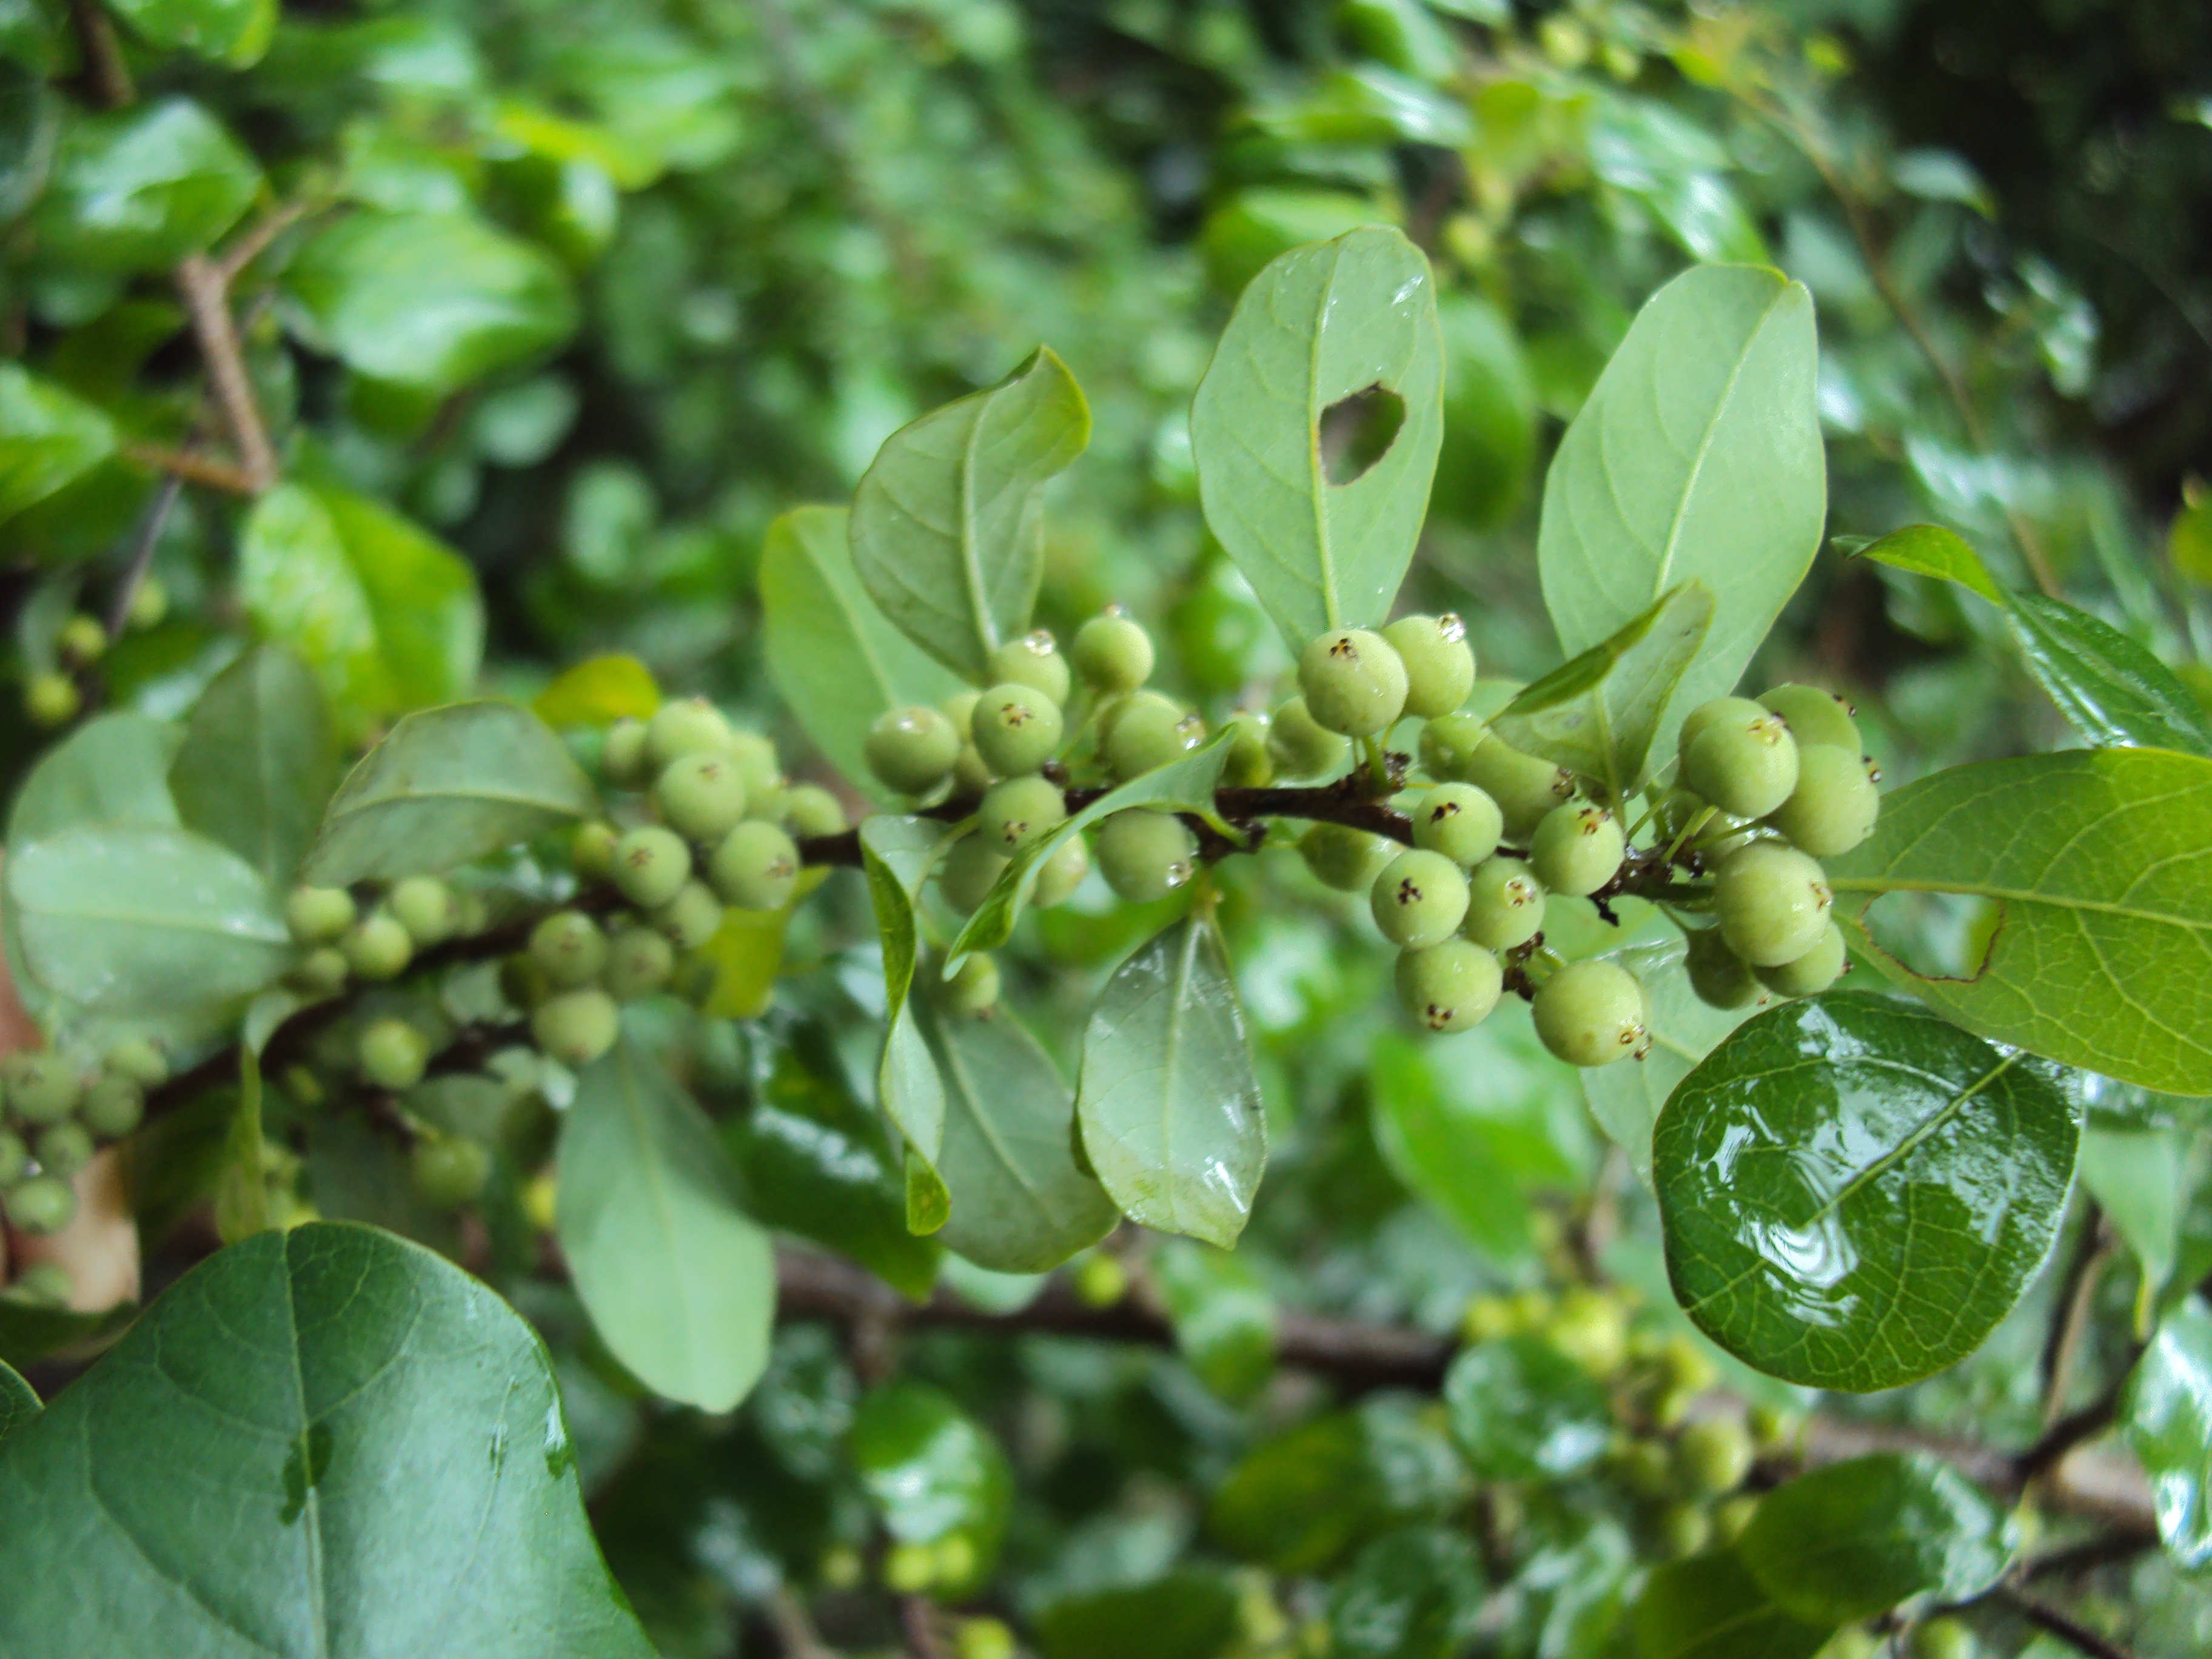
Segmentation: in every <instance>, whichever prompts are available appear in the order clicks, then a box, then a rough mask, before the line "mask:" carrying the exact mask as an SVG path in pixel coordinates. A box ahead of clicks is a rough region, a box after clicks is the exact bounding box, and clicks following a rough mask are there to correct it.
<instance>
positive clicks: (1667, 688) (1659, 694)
mask: <svg viewBox="0 0 2212 1659" xmlns="http://www.w3.org/2000/svg"><path fill="white" fill-rule="evenodd" d="M1712 623H1713V596H1712V592H1711V589H1709V588H1708V587H1706V586H1705V583H1703V582H1701V581H1686V582H1684V583H1683V584H1682V585H1681V586H1680V587H1677V588H1675V589H1674V591H1673V592H1670V593H1668V595H1667V597H1666V598H1664V599H1661V600H1660V601H1659V602H1658V603H1657V604H1656V605H1652V606H1651V607H1650V609H1649V610H1648V611H1644V614H1643V615H1642V616H1640V617H1637V618H1636V619H1635V620H1634V621H1633V622H1632V623H1628V624H1627V625H1626V627H1624V628H1623V629H1620V632H1619V633H1617V634H1615V635H1613V637H1612V638H1610V639H1608V640H1606V641H1603V642H1601V644H1597V645H1594V646H1592V647H1590V648H1589V650H1587V651H1585V652H1583V653H1582V654H1581V655H1580V656H1578V657H1574V658H1571V659H1569V660H1568V661H1566V662H1565V663H1562V664H1561V665H1559V667H1557V668H1555V669H1553V671H1551V672H1550V673H1548V674H1547V675H1545V676H1544V678H1541V679H1540V680H1538V681H1537V682H1536V683H1535V684H1533V685H1531V686H1529V687H1528V689H1527V690H1524V691H1522V693H1521V695H1520V696H1516V698H1514V699H1513V701H1512V702H1510V703H1508V704H1506V705H1505V707H1504V709H1503V710H1502V711H1501V712H1500V713H1499V714H1498V716H1497V718H1496V719H1495V720H1493V721H1492V726H1494V727H1495V729H1496V730H1497V732H1498V736H1499V737H1500V738H1503V739H1504V741H1505V742H1507V743H1509V744H1512V745H1513V747H1515V748H1516V749H1518V750H1522V752H1523V753H1526V754H1530V755H1541V756H1542V757H1544V758H1545V759H1546V760H1548V761H1556V762H1557V763H1559V764H1560V765H1561V766H1564V767H1566V768H1567V769H1569V770H1571V771H1572V772H1575V773H1576V774H1577V775H1580V776H1583V777H1585V778H1589V779H1592V780H1594V781H1595V782H1597V783H1598V784H1600V785H1601V786H1602V787H1603V788H1604V790H1605V793H1606V798H1607V799H1608V800H1610V801H1611V802H1612V803H1613V808H1614V810H1615V811H1619V810H1620V807H1621V805H1623V804H1624V803H1625V802H1626V801H1627V799H1629V797H1630V796H1632V795H1633V794H1634V793H1636V792H1637V791H1638V790H1639V789H1641V788H1642V787H1644V779H1645V777H1646V776H1647V775H1649V772H1650V768H1649V767H1648V766H1647V764H1646V762H1647V761H1648V760H1649V759H1650V753H1651V740H1652V738H1654V737H1656V735H1657V733H1658V731H1659V721H1660V717H1661V716H1662V714H1665V712H1666V710H1667V708H1668V704H1669V703H1670V702H1672V700H1673V698H1674V688H1675V687H1676V686H1678V685H1680V684H1681V683H1682V676H1683V674H1684V673H1685V672H1686V671H1688V669H1689V666H1690V665H1691V663H1692V661H1694V660H1695V659H1696V658H1697V655H1698V652H1699V647H1702V646H1703V645H1704V644H1705V635H1706V634H1707V633H1708V632H1709V631H1710V630H1711V627H1712Z"/></svg>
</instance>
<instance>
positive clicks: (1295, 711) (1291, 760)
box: [1267, 697, 1352, 779]
mask: <svg viewBox="0 0 2212 1659" xmlns="http://www.w3.org/2000/svg"><path fill="white" fill-rule="evenodd" d="M1351 750H1352V745H1351V744H1349V743H1347V742H1346V740H1345V739H1344V738H1343V737H1342V736H1341V735H1340V734H1339V733H1337V732H1331V731H1329V730H1328V729H1327V728H1325V727H1324V726H1322V724H1321V722H1320V721H1318V720H1316V719H1314V717H1313V713H1312V711H1311V710H1310V709H1309V708H1307V707H1306V700H1305V699H1304V697H1292V698H1291V700H1290V701H1289V702H1286V703H1285V704H1284V705H1283V706H1282V707H1281V708H1278V709H1277V710H1276V711H1275V713H1274V717H1273V719H1272V720H1269V721H1268V722H1267V753H1268V754H1269V755H1270V756H1272V757H1273V759H1274V763H1275V770H1276V772H1277V774H1278V775H1280V776H1282V777H1285V778H1291V779H1297V778H1317V777H1319V776H1321V775H1322V774H1323V773H1325V772H1334V771H1335V770H1337V769H1338V768H1340V767H1341V766H1342V765H1343V764H1344V763H1345V757H1346V756H1347V755H1348V754H1350V753H1351Z"/></svg>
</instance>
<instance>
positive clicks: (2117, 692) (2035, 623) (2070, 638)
mask: <svg viewBox="0 0 2212 1659" xmlns="http://www.w3.org/2000/svg"><path fill="white" fill-rule="evenodd" d="M2005 621H2006V622H2007V623H2008V624H2009V625H2010V627H2011V629H2012V635H2013V638H2014V640H2015V641H2017V642H2018V643H2019V646H2020V650H2021V656H2022V657H2024V658H2025V659H2027V671H2028V672H2029V673H2031V674H2033V675H2034V676H2035V680H2036V684H2039V685H2040V686H2041V687H2042V688H2043V689H2044V690H2045V692H2047V693H2048V694H2049V695H2050V697H2051V702H2055V703H2057V705H2058V710H2059V712H2060V713H2061V714H2064V715H2065V716H2066V718H2067V720H2069V721H2070V722H2072V724H2073V726H2074V729H2075V731H2076V732H2080V733H2081V736H2082V738H2084V739H2085V740H2086V741H2087V742H2088V743H2090V744H2093V745H2094V746H2095V747H2097V748H2100V749H2108V748H2111V747H2112V746H2113V745H2114V744H2128V745H2131V746H2134V747H2136V748H2143V749H2178V750H2182V751H2183V752H2185V753H2187V754H2192V755H2212V716H2208V715H2207V714H2206V713H2205V709H2204V705H2203V703H2201V702H2198V701H2197V698H2196V696H2195V695H2194V694H2192V693H2191V690H2189V688H2188V687H2187V686H2185V685H2184V684H2182V683H2181V681H2180V679H2179V677H2177V676H2176V675H2175V673H2174V671H2172V669H2171V668H2168V667H2167V666H2166V665H2165V664H2164V663H2162V662H2160V660H2159V659H2157V658H2156V657H2155V656H2154V655H2152V654H2151V652H2150V650H2149V649H2148V647H2145V646H2142V645H2140V644H2138V643H2136V641H2134V640H2131V639H2130V638H2129V637H2128V636H2127V635H2125V634H2123V633H2121V632H2120V630H2119V629H2117V628H2115V627H2113V626H2112V624H2111V623H2108V622H2106V621H2105V620H2104V619H2103V618H2102V617H2093V616H2091V615H2090V614H2089V613H2088V612H2087V611H2081V610H2077V609H2076V608H2075V607H2074V606H2073V605H2068V604H2067V603H2066V602H2065V601H2064V600H2063V599H2045V597H2044V596H2043V595H2042V594H2040V593H2017V594H2015V595H2014V596H2013V599H2012V602H2011V604H2010V605H2009V606H2008V609H2007V611H2006V613H2005Z"/></svg>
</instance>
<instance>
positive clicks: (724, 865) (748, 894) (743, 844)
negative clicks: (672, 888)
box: [670, 821, 799, 910]
mask: <svg viewBox="0 0 2212 1659" xmlns="http://www.w3.org/2000/svg"><path fill="white" fill-rule="evenodd" d="M707 879H708V880H709V881H710V882H712V883H714V890H715V891H716V892H717V893H720V895H721V896H722V897H723V898H724V899H725V900H726V901H727V902H729V903H732V904H734V905H736V906H737V907H738V909H740V910H781V908H783V907H784V906H785V905H787V904H788V903H790V902H791V896H792V893H793V891H794V890H796V889H797V887H798V886H799V845H798V843H797V842H794V841H793V840H792V838H791V837H790V836H787V835H786V834H785V833H784V832H783V831H782V830H781V829H777V828H776V827H775V825H774V824H772V823H759V822H757V821H752V822H748V823H741V824H739V825H738V827H737V828H736V829H732V830H731V831H730V833H729V834H728V835H726V836H723V837H722V840H721V844H720V845H719V846H718V847H716V848H714V857H713V858H712V859H710V860H708V865H707ZM674 896H675V895H674V894H671V895H670V897H671V898H673V897H674Z"/></svg>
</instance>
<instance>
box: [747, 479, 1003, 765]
mask: <svg viewBox="0 0 2212 1659" xmlns="http://www.w3.org/2000/svg"><path fill="white" fill-rule="evenodd" d="M846 518H847V514H846V513H845V510H844V509H843V508H842V507H794V508H793V510H792V511H790V512H788V513H785V514H784V515H783V516H782V517H781V518H779V519H778V520H775V523H773V524H771V525H769V527H768V538H767V539H766V540H765V541H764V542H763V544H762V545H761V563H760V596H761V612H762V619H761V629H762V645H763V649H764V650H765V651H766V653H767V654H768V671H769V677H770V678H773V679H774V680H775V689H776V690H777V691H778V692H780V693H781V695H782V697H783V702H784V707H786V708H788V709H790V710H791V712H792V714H793V717H794V718H795V719H796V720H798V721H799V726H800V727H801V728H802V729H803V730H804V731H805V733H806V735H807V737H808V738H810V739H811V741H812V742H813V744H814V746H815V747H816V748H817V749H819V750H821V751H822V752H823V754H824V755H826V756H828V757H829V761H830V763H831V764H832V765H834V766H836V769H838V770H839V771H840V772H842V773H843V774H844V775H845V776H846V777H847V778H848V779H849V780H851V781H853V782H854V783H855V784H857V785H859V786H860V787H862V788H864V789H866V790H868V791H870V792H871V793H874V794H877V795H878V796H882V797H884V798H885V799H888V796H887V795H885V792H884V789H883V786H882V785H881V784H879V783H878V782H877V781H876V777H875V775H874V774H873V773H872V772H871V771H870V770H869V769H868V763H867V760H866V756H865V754H864V752H863V750H864V746H865V744H866V741H867V736H868V728H869V726H872V725H873V724H874V723H875V720H876V717H877V716H878V715H879V714H883V713H884V712H885V711H886V710H888V709H891V708H901V707H903V706H905V705H908V704H911V703H925V704H928V705H930V706H931V707H934V706H935V705H937V704H938V703H940V702H944V701H945V698H946V697H948V696H951V694H952V693H953V692H955V691H957V690H959V689H960V682H959V680H958V679H957V678H956V677H955V676H953V675H952V674H951V673H948V672H947V671H945V669H944V668H943V667H941V666H939V664H938V663H937V661H936V660H935V659H933V658H932V657H930V656H929V655H927V654H926V653H923V652H921V651H920V650H918V649H917V648H916V647H915V646H914V645H913V644H912V643H911V642H910V641H908V639H907V637H906V635H903V634H902V633H900V632H899V630H898V629H896V628H894V627H892V626H891V625H890V623H889V622H887V621H885V620H884V614H883V612H882V611H878V610H877V609H876V606H875V603H874V601H872V599H869V598H868V596H867V593H866V591H865V590H864V589H863V588H862V587H861V586H860V574H859V573H858V572H857V571H856V570H854V567H853V555H852V552H851V550H850V549H848V547H847V545H846V540H845V531H846Z"/></svg>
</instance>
